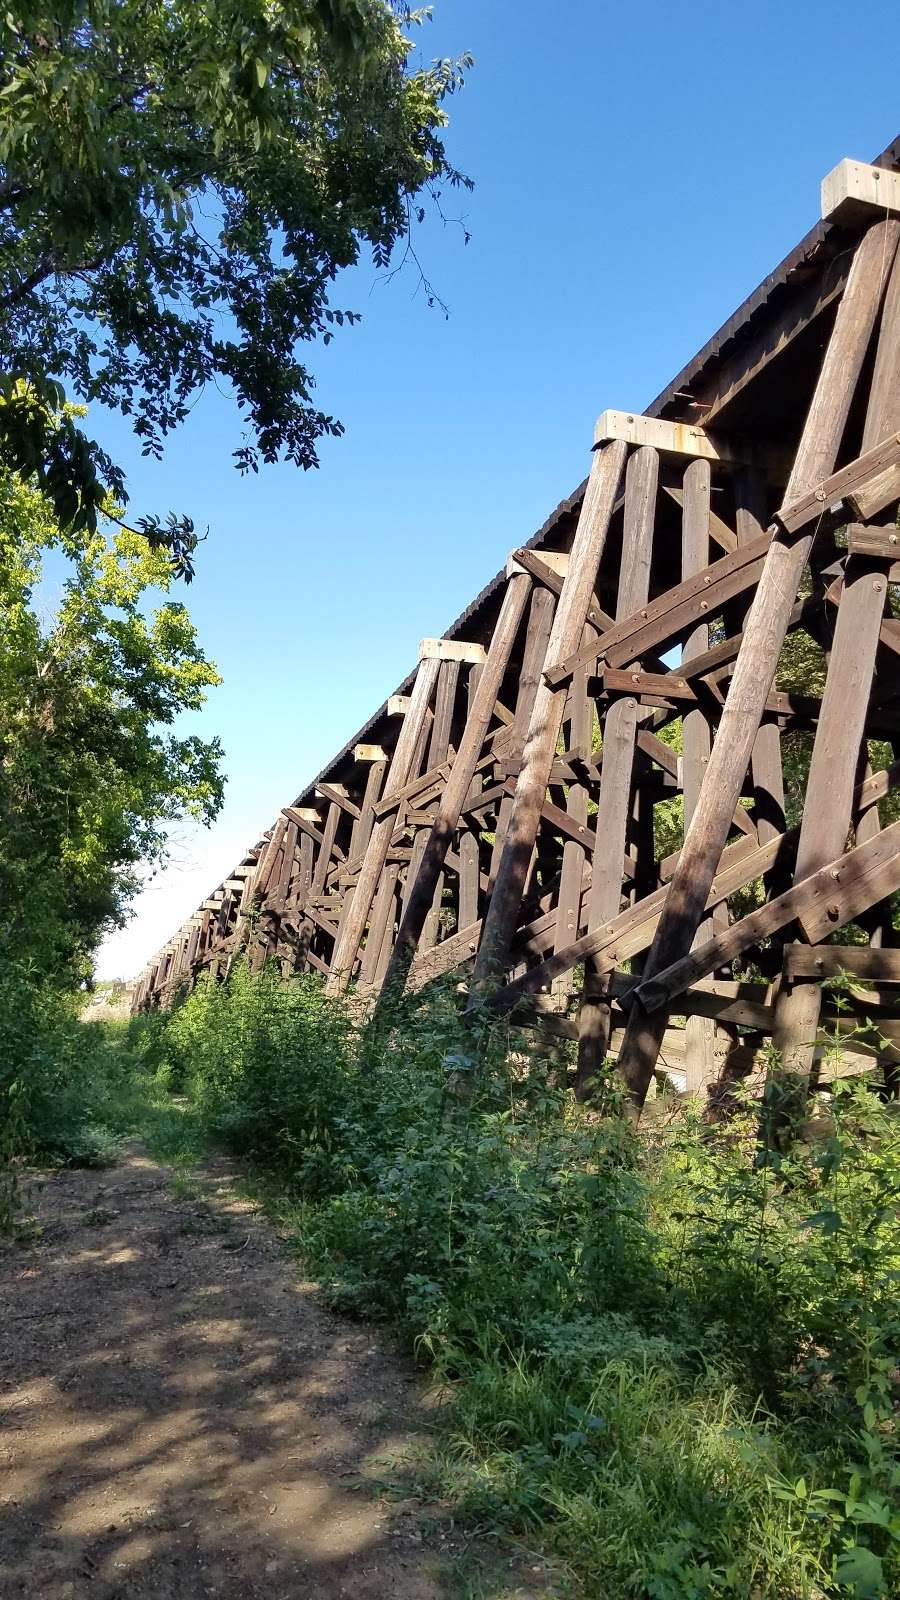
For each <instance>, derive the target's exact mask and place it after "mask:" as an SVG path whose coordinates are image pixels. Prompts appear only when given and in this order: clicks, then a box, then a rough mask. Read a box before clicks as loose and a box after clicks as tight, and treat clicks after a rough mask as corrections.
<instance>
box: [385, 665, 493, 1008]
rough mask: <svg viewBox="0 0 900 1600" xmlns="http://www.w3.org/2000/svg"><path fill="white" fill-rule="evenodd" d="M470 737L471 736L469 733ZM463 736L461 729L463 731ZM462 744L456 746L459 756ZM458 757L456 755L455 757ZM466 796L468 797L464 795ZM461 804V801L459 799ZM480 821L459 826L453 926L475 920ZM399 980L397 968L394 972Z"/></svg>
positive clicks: (472, 686) (476, 677)
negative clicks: (457, 878)
mask: <svg viewBox="0 0 900 1600" xmlns="http://www.w3.org/2000/svg"><path fill="white" fill-rule="evenodd" d="M483 670H484V669H483V667H481V666H472V667H470V668H469V681H468V683H467V685H466V692H467V694H468V697H469V698H468V714H467V716H466V722H467V723H468V721H469V720H470V718H471V717H472V715H473V712H474V709H475V699H476V696H477V694H478V685H479V683H480V682H481V676H482V672H483ZM473 738H474V735H473ZM463 739H465V732H463ZM461 754H462V745H460V755H461ZM458 759H459V756H457V760H458ZM481 787H482V785H481V777H480V775H478V774H476V775H475V777H473V779H472V782H471V783H470V785H469V794H470V795H473V796H474V795H476V794H480V793H481ZM466 798H468V796H467V797H466ZM463 805H465V801H463ZM480 834H481V824H480V823H479V822H478V821H477V820H476V821H474V822H473V823H472V824H471V825H470V826H469V827H467V828H463V829H462V831H461V833H460V836H459V881H458V885H457V902H456V929H457V932H459V931H460V930H461V929H462V928H468V927H470V926H471V924H472V923H473V922H477V921H478V891H479V888H480V886H481V837H480ZM398 982H399V971H398Z"/></svg>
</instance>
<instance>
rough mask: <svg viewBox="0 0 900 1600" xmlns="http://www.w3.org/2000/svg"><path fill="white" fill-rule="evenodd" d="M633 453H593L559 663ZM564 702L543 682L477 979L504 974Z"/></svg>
mask: <svg viewBox="0 0 900 1600" xmlns="http://www.w3.org/2000/svg"><path fill="white" fill-rule="evenodd" d="M627 453H628V447H627V445H626V444H624V443H623V441H622V440H621V439H616V440H614V441H613V443H611V444H608V445H605V446H604V447H603V448H602V449H600V450H598V451H597V452H596V453H595V455H594V460H593V462H592V465H591V473H590V477H589V478H588V483H587V489H586V490H585V496H584V504H583V505H582V508H581V515H580V517H579V519H578V527H577V529H576V531H575V539H574V542H573V544H572V550H571V553H570V556H569V568H568V571H567V573H566V577H565V581H564V583H563V587H562V593H561V595H560V597H559V604H558V605H557V608H556V616H555V617H554V619H553V627H552V628H551V630H550V640H549V643H548V645H547V655H548V657H549V659H550V661H551V662H553V663H554V665H555V664H556V662H557V661H561V660H563V659H564V658H565V657H566V656H568V655H571V654H572V652H573V651H574V650H576V649H577V648H578V645H579V644H580V642H581V636H582V632H583V629H584V625H585V623H586V621H587V615H588V609H589V607H590V603H591V596H592V594H593V591H594V584H595V582H596V579H597V570H598V567H599V565H600V557H601V555H602V554H603V548H604V545H605V544H606V535H607V533H608V532H609V525H610V522H611V520H612V514H613V510H614V508H615V504H616V499H617V496H618V493H619V484H620V482H621V478H622V470H623V468H624V465H625V457H626V455H627ZM565 705H566V690H565V688H562V689H551V688H550V686H549V684H547V683H546V682H545V681H543V680H542V681H541V683H540V684H539V685H538V691H537V694H536V696H535V701H534V709H533V711H532V714H531V722H530V725H529V729H528V738H527V740H526V744H525V751H524V756H523V760H522V768H521V771H520V773H519V778H518V782H517V784H516V793H515V797H514V800H513V808H512V814H511V816H510V819H509V830H508V832H507V836H506V843H505V845H504V847H503V855H502V857H501V859H500V865H499V868H498V871H497V881H496V883H495V884H494V892H493V894H492V895H491V902H490V905H489V907H488V912H487V916H486V917H485V921H484V928H483V931H482V938H481V948H480V949H479V952H478V957H477V960H476V963H475V982H476V984H478V983H484V982H485V981H488V982H491V981H494V980H495V979H497V978H499V977H500V976H501V974H502V972H503V969H504V967H505V965H506V962H507V959H508V956H509V951H510V947H511V945H512V940H513V934H514V932H515V927H516V919H517V917H518V915H519V907H520V905H521V903H522V893H523V890H524V887H525V880H526V877H527V874H528V869H529V866H530V864H531V855H532V851H533V849H534V842H535V839H536V838H537V831H538V827H539V825H540V819H541V810H542V808H543V805H544V801H545V799H546V795H547V784H548V782H549V780H550V771H551V768H552V766H553V757H554V755H555V754H556V741H557V739H558V738H559V730H560V726H561V724H562V718H563V712H564V711H565Z"/></svg>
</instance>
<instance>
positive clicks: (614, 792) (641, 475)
mask: <svg viewBox="0 0 900 1600" xmlns="http://www.w3.org/2000/svg"><path fill="white" fill-rule="evenodd" d="M704 470H705V471H706V472H707V473H708V471H709V469H708V467H705V468H704ZM658 489H659V455H658V453H657V451H656V450H655V449H652V448H651V447H649V446H642V447H641V448H640V449H639V450H637V451H635V453H634V455H632V457H631V459H630V460H629V462H628V468H627V471H626V473H625V520H624V524H623V530H622V560H621V567H620V572H619V588H618V596H617V600H616V616H617V618H624V617H627V616H631V615H632V613H633V612H635V611H637V610H639V609H640V607H641V606H643V605H644V603H645V601H646V599H647V594H648V591H649V587H650V563H651V560H652V556H653V528H654V522H655V518H656V502H657V493H658ZM636 737H637V702H636V700H634V699H633V698H631V697H626V698H624V699H621V700H617V701H615V703H614V704H613V705H611V706H610V708H609V710H608V712H607V714H606V719H605V722H604V725H603V758H602V765H601V768H600V794H599V797H598V801H597V832H596V840H599V841H600V844H599V848H597V846H596V840H595V848H594V854H593V862H592V875H591V888H590V893H589V895H588V907H587V921H588V928H589V929H590V928H595V927H597V926H598V925H599V924H600V923H603V922H607V921H608V920H609V918H610V917H613V916H615V915H616V913H617V912H618V910H619V906H620V904H621V900H622V857H623V855H624V853H625V844H626V840H627V834H628V822H629V818H630V815H631V788H632V776H633V772H634V753H635V742H636ZM576 933H577V928H576ZM557 943H558V941H557ZM610 1029H611V1013H610V1008H609V1002H608V1000H607V998H606V996H605V994H604V985H603V977H602V973H600V972H599V971H596V970H595V969H594V967H593V965H592V963H591V962H590V960H588V961H587V962H586V964H585V985H584V994H583V997H582V1003H581V1010H580V1013H579V1022H578V1063H577V1068H576V1087H575V1092H576V1094H577V1095H578V1097H579V1098H580V1099H586V1098H587V1097H588V1096H589V1094H590V1090H591V1083H592V1082H593V1080H594V1079H595V1078H596V1075H597V1073H598V1072H599V1071H600V1069H601V1068H602V1066H603V1062H604V1060H605V1058H606V1052H607V1048H608V1045H609V1035H610Z"/></svg>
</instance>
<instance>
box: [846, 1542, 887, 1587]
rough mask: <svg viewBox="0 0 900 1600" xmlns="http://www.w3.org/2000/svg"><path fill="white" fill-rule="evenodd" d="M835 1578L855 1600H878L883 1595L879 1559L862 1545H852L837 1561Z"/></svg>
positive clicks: (882, 1577)
mask: <svg viewBox="0 0 900 1600" xmlns="http://www.w3.org/2000/svg"><path fill="white" fill-rule="evenodd" d="M837 1578H838V1581H839V1582H840V1583H842V1584H846V1585H847V1587H848V1588H851V1589H852V1590H853V1593H854V1594H855V1595H856V1596H857V1600H878V1596H879V1595H883V1594H884V1567H883V1565H882V1562H881V1557H880V1556H876V1554H875V1552H874V1550H869V1549H868V1548H867V1547H866V1546H865V1545H864V1544H852V1545H850V1547H849V1549H847V1550H843V1551H842V1552H841V1554H840V1555H839V1556H838V1559H837Z"/></svg>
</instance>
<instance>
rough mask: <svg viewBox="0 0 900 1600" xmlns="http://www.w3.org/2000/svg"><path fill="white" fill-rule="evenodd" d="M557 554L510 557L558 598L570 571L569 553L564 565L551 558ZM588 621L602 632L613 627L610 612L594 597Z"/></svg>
mask: <svg viewBox="0 0 900 1600" xmlns="http://www.w3.org/2000/svg"><path fill="white" fill-rule="evenodd" d="M557 554H558V552H557V551H550V550H541V551H540V552H536V551H534V550H515V551H513V554H512V556H510V561H512V562H514V564H515V565H516V566H519V567H521V568H522V570H523V571H524V572H528V573H530V574H531V576H532V578H535V579H536V580H537V582H538V583H543V584H545V585H546V587H547V588H548V589H549V590H550V591H551V593H552V594H555V595H557V596H558V595H561V594H562V586H563V579H564V578H565V576H566V573H567V572H568V570H569V557H568V553H567V554H566V557H565V563H564V564H563V563H561V562H560V561H558V560H555V559H554V560H551V559H550V557H551V556H553V557H556V556H557ZM587 620H588V622H589V623H591V625H592V626H593V627H595V628H598V629H600V630H601V631H602V630H603V629H604V628H609V627H611V626H612V620H613V619H612V617H611V616H610V614H609V612H608V611H604V610H603V607H602V606H599V605H598V604H597V601H596V600H595V599H594V598H593V596H592V597H591V600H590V604H589V605H588V614H587Z"/></svg>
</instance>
